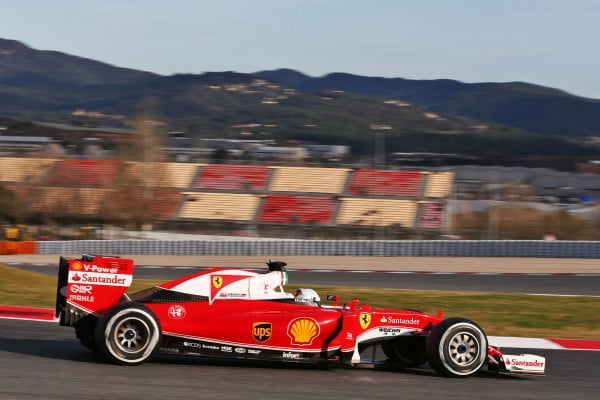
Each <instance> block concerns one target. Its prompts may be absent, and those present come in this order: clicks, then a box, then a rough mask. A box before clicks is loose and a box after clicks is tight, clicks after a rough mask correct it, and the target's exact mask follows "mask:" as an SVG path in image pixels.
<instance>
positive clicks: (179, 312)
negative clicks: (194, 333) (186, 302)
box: [167, 304, 187, 319]
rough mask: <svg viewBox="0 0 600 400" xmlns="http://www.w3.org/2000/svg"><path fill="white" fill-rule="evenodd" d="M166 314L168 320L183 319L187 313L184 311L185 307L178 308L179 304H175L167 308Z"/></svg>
mask: <svg viewBox="0 0 600 400" xmlns="http://www.w3.org/2000/svg"><path fill="white" fill-rule="evenodd" d="M167 313H168V315H169V318H172V319H183V318H185V315H186V314H187V312H186V311H185V307H183V306H180V305H179V304H175V305H172V306H171V307H169V310H168V311H167Z"/></svg>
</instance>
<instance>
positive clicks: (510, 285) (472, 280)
mask: <svg viewBox="0 0 600 400" xmlns="http://www.w3.org/2000/svg"><path fill="white" fill-rule="evenodd" d="M11 266H13V267H18V268H22V269H25V270H29V271H35V272H41V273H44V274H47V275H52V276H55V275H56V273H57V268H56V266H52V265H32V264H21V265H15V264H11ZM198 271H200V269H197V268H192V267H183V268H177V267H163V268H144V267H138V268H136V270H135V277H136V278H141V279H157V280H164V281H168V280H172V279H176V278H179V277H182V276H185V275H189V274H193V273H195V272H198ZM583 275H584V276H577V275H501V274H495V275H470V274H450V273H448V274H447V273H435V274H406V273H381V272H371V271H369V272H338V271H324V272H310V271H302V270H298V271H294V270H291V271H290V272H289V279H290V283H292V284H299V285H332V286H360V287H377V288H391V289H419V290H456V291H477V292H506V293H533V294H558V295H583V296H600V274H583Z"/></svg>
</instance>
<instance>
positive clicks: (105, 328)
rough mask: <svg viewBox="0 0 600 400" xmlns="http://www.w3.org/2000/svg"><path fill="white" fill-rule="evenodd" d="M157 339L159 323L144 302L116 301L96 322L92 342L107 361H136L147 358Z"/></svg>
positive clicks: (124, 362)
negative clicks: (93, 341) (94, 341)
mask: <svg viewBox="0 0 600 400" xmlns="http://www.w3.org/2000/svg"><path fill="white" fill-rule="evenodd" d="M160 339H161V329H160V323H159V321H158V319H157V318H156V316H155V315H154V313H153V312H152V311H151V310H150V309H149V308H148V307H146V306H144V305H142V304H140V303H135V302H124V303H119V304H117V305H116V306H114V307H113V308H111V309H110V310H108V312H107V313H106V314H104V315H103V316H102V317H101V318H100V320H99V321H98V324H97V326H96V346H97V347H98V350H99V351H100V353H101V354H102V355H103V356H104V357H105V358H106V359H107V360H109V361H111V362H113V363H115V364H122V365H138V364H141V363H143V362H145V361H147V360H148V359H149V358H150V357H151V356H152V354H153V353H154V351H155V350H156V347H157V346H158V344H159V342H160Z"/></svg>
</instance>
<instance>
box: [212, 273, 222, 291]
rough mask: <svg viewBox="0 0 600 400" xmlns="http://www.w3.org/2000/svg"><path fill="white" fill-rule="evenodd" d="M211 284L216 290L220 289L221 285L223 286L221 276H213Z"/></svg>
mask: <svg viewBox="0 0 600 400" xmlns="http://www.w3.org/2000/svg"><path fill="white" fill-rule="evenodd" d="M212 284H213V286H214V287H215V288H216V289H219V288H220V287H221V285H222V284H223V277H222V276H213V277H212Z"/></svg>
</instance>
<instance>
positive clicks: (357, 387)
mask: <svg viewBox="0 0 600 400" xmlns="http://www.w3.org/2000/svg"><path fill="white" fill-rule="evenodd" d="M504 351H505V352H510V353H514V354H518V353H519V350H518V349H504ZM529 352H532V353H535V354H539V355H542V356H545V357H547V362H548V369H547V376H545V377H537V376H534V377H523V376H518V377H513V376H499V375H495V374H490V373H486V372H482V373H480V374H479V375H477V376H475V377H472V378H468V379H448V378H441V377H439V376H437V375H435V374H434V373H433V372H432V371H431V370H429V369H427V368H422V369H415V370H408V371H405V372H394V371H378V370H372V369H367V368H304V367H295V366H287V367H283V368H282V367H280V366H273V365H266V364H261V363H240V362H226V361H207V360H203V359H196V358H177V357H159V358H157V359H155V360H153V361H151V362H149V363H146V364H143V365H141V366H137V367H127V366H115V365H111V364H106V363H104V362H103V361H101V360H99V359H98V358H97V356H96V355H94V354H93V353H91V352H90V351H88V350H86V349H85V348H84V347H82V346H81V345H80V344H79V343H78V341H77V340H76V339H75V337H74V332H73V329H72V328H67V327H60V326H58V325H57V324H56V323H49V322H31V321H17V320H2V319H0V382H1V384H0V398H1V399H7V400H12V399H14V400H21V399H61V400H63V399H65V398H72V399H102V400H106V399H161V400H164V399H253V400H257V399H258V400H262V399H279V398H281V399H286V400H289V399H302V400H307V399H344V400H351V399H390V398H413V399H418V398H431V399H502V400H506V399H546V400H551V399H565V398H569V399H597V397H598V392H599V391H600V381H599V380H598V376H600V367H599V366H600V352H587V351H566V350H535V351H531V350H529Z"/></svg>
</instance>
